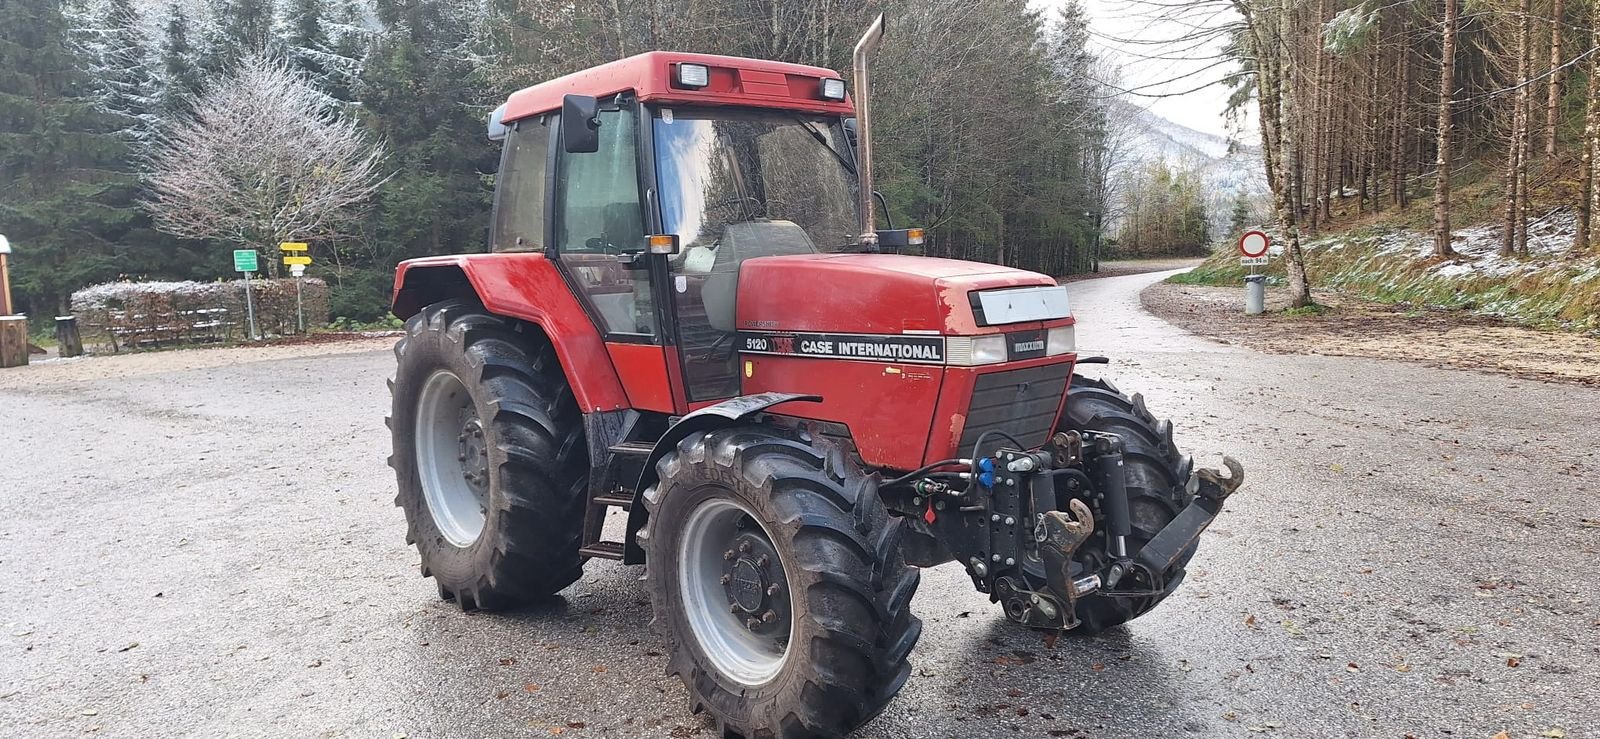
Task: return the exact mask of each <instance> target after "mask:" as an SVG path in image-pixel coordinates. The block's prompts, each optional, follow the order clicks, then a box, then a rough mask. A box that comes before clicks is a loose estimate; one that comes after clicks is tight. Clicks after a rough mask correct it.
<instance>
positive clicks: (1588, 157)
mask: <svg viewBox="0 0 1600 739" xmlns="http://www.w3.org/2000/svg"><path fill="white" fill-rule="evenodd" d="M1589 5H1590V7H1591V8H1592V13H1591V14H1590V19H1589V25H1590V28H1591V29H1592V33H1593V34H1594V35H1593V37H1592V38H1593V44H1594V46H1593V49H1592V50H1591V51H1590V53H1591V54H1594V56H1593V57H1592V58H1591V60H1590V62H1589V102H1588V105H1587V106H1586V109H1585V116H1584V124H1583V141H1582V142H1581V144H1582V146H1583V195H1582V200H1581V201H1580V202H1579V203H1578V233H1577V234H1576V235H1574V236H1573V239H1572V250H1573V252H1574V253H1575V254H1580V255H1581V254H1583V253H1584V252H1586V251H1588V250H1589V249H1590V247H1592V246H1596V245H1600V233H1597V232H1600V228H1596V226H1597V225H1600V224H1597V221H1600V219H1597V218H1595V212H1596V211H1597V210H1600V172H1597V171H1596V170H1600V53H1596V52H1597V51H1600V1H1597V2H1591V3H1590V4H1589Z"/></svg>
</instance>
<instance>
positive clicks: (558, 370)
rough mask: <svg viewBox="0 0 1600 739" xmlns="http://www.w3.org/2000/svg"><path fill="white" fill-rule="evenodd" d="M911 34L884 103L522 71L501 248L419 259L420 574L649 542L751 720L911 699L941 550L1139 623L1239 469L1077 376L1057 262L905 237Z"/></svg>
mask: <svg viewBox="0 0 1600 739" xmlns="http://www.w3.org/2000/svg"><path fill="white" fill-rule="evenodd" d="M882 33H883V20H882V18H880V19H879V20H878V21H877V22H876V23H874V24H873V26H872V28H871V29H870V30H869V31H868V32H867V34H866V35H865V36H863V37H862V39H861V42H860V43H859V44H858V45H857V47H856V54H855V72H854V78H855V79H854V87H855V100H854V104H852V100H851V99H850V97H848V96H847V95H846V94H845V82H844V80H843V79H842V78H841V77H839V76H838V75H837V74H835V73H834V72H832V71H830V70H827V69H822V68H817V67H809V66H802V65H797V64H785V63H778V62H770V61H757V60H752V59H741V58H733V57H722V56H708V55H702V54H678V53H664V52H653V53H647V54H641V55H639V56H635V57H630V58H627V59H622V60H619V61H616V62H612V63H609V64H605V65H602V66H599V67H595V68H593V69H589V70H586V71H583V72H578V73H576V74H572V75H568V76H566V77H562V78H559V79H555V80H551V81H549V82H545V83H543V84H539V85H535V86H533V87H530V88H527V89H525V90H521V91H519V92H516V93H514V94H513V95H511V97H510V98H509V99H508V100H507V101H506V103H505V104H504V105H502V106H500V108H499V109H497V110H496V111H495V112H494V114H493V115H492V116H491V117H490V121H489V133H490V137H491V138H493V139H496V140H500V141H503V142H504V143H503V147H504V151H503V155H502V159H501V164H500V171H499V175H498V178H497V182H496V187H495V202H494V215H493V224H492V228H491V242H492V249H491V253H487V254H473V255H461V256H447V257H430V258H426V259H416V260H412V261H408V262H406V263H404V264H401V265H400V267H399V270H398V274H396V276H395V292H394V312H395V314H396V315H398V316H400V317H401V318H404V319H406V333H405V336H404V338H402V339H401V340H400V341H399V343H398V344H397V345H396V346H395V355H396V357H397V358H398V361H399V367H398V369H397V371H396V375H395V379H394V383H393V387H392V389H393V396H394V406H393V414H392V417H391V419H390V425H391V428H392V430H393V436H394V456H393V457H392V458H391V464H392V466H393V467H394V470H395V475H396V477H397V478H398V482H399V497H398V499H397V502H398V504H399V505H400V506H401V507H402V508H404V509H405V513H406V518H407V520H408V523H409V531H408V535H407V539H408V541H409V542H411V543H413V544H415V545H416V546H417V549H418V550H419V551H420V553H421V555H422V574H423V575H424V576H431V577H433V578H434V579H435V581H436V582H437V583H438V588H439V594H440V595H441V596H442V597H444V598H446V599H453V600H455V601H456V602H457V603H459V604H460V605H461V606H462V607H463V608H479V609H491V610H492V609H500V608H507V607H511V606H515V605H517V604H520V603H525V602H528V601H532V600H535V599H540V598H545V597H548V596H551V595H553V594H554V593H556V592H557V591H560V590H561V589H563V588H565V587H566V586H568V585H570V584H572V583H573V582H574V581H576V580H577V579H578V577H579V576H580V574H581V573H582V570H583V565H584V562H585V561H587V560H589V559H592V558H602V559H617V560H622V561H623V562H625V563H630V564H645V565H646V571H647V580H648V582H649V590H650V594H651V599H652V604H653V608H654V611H655V624H656V626H657V627H658V628H659V629H660V630H661V631H662V633H663V635H664V637H665V638H666V640H667V642H668V644H669V651H670V654H669V665H668V670H669V671H670V672H672V673H675V674H677V675H678V676H679V677H680V678H682V680H683V682H684V685H685V686H686V688H687V689H688V692H689V695H690V704H691V706H692V707H693V708H694V709H695V710H696V711H699V710H708V711H710V713H711V714H712V716H714V717H715V720H716V722H717V725H718V727H719V729H720V730H721V731H722V732H724V734H726V735H733V736H746V737H782V738H789V737H811V736H840V735H843V734H846V733H848V732H850V731H851V730H853V729H854V728H856V727H857V726H859V725H861V724H862V723H863V722H865V721H867V720H868V719H869V718H871V717H872V716H874V715H875V714H877V713H878V712H879V711H880V710H882V708H883V707H884V705H885V704H887V703H888V701H889V700H890V699H891V698H892V697H893V696H894V695H895V693H896V692H897V691H898V690H899V689H900V686H901V685H902V684H903V683H904V682H905V680H906V678H907V677H908V676H909V674H910V667H909V665H908V664H907V655H908V654H909V653H910V652H911V649H912V647H913V645H915V644H916V642H917V638H918V636H919V635H920V634H921V631H922V624H921V622H920V621H919V620H918V619H917V618H916V616H914V615H912V613H911V609H910V605H911V599H912V595H913V593H915V592H916V589H917V583H918V576H919V571H918V570H917V569H916V568H918V567H932V566H935V565H938V564H941V563H945V562H956V563H957V564H958V565H959V566H961V567H963V568H965V569H966V571H967V573H968V574H969V575H970V576H971V577H972V583H973V585H974V586H975V587H976V588H977V589H978V590H979V591H980V592H983V593H987V594H989V598H990V600H992V601H996V602H998V603H1000V605H1001V606H1002V608H1003V609H1004V611H1005V614H1006V616H1007V617H1008V618H1010V619H1012V620H1014V621H1017V622H1018V623H1021V624H1024V625H1027V626H1032V627H1037V628H1041V629H1078V630H1084V631H1096V630H1100V629H1105V628H1107V627H1111V626H1115V625H1117V624H1121V623H1124V622H1126V621H1129V620H1130V619H1133V618H1135V617H1137V616H1139V615H1140V614H1143V613H1145V612H1146V611H1148V610H1150V609H1151V608H1153V607H1155V605H1156V604H1157V603H1159V602H1161V600H1162V599H1163V598H1165V597H1166V596H1167V595H1169V594H1170V593H1172V592H1173V589H1174V588H1176V587H1177V586H1178V583H1179V582H1180V581H1181V580H1182V579H1183V575H1184V566H1185V564H1186V563H1187V562H1188V561H1189V558H1190V557H1192V556H1193V555H1194V552H1195V547H1196V545H1197V541H1198V538H1199V535H1200V533H1201V531H1202V530H1204V529H1205V528H1206V526H1207V525H1208V524H1209V523H1210V522H1211V520H1212V519H1213V518H1214V517H1215V516H1216V515H1217V513H1218V511H1219V510H1220V509H1221V506H1222V503H1223V500H1224V499H1225V498H1227V496H1228V495H1229V494H1230V493H1232V492H1233V490H1234V489H1235V488H1236V487H1237V486H1238V484H1239V482H1240V481H1241V480H1242V473H1241V471H1240V470H1239V468H1238V466H1237V465H1236V464H1235V463H1233V462H1232V460H1226V465H1227V466H1228V467H1229V470H1230V474H1229V475H1227V476H1223V475H1221V474H1219V473H1215V472H1212V471H1209V470H1199V471H1196V470H1194V469H1193V464H1192V462H1191V460H1190V459H1189V458H1187V457H1185V456H1184V455H1183V454H1181V453H1180V451H1179V450H1178V448H1177V446H1175V445H1174V443H1173V440H1172V426H1171V424H1169V423H1167V422H1165V421H1158V420H1156V418H1155V417H1153V416H1152V415H1151V414H1150V412H1149V411H1148V410H1146V409H1145V406H1144V403H1143V401H1142V400H1141V398H1140V397H1139V396H1137V395H1135V396H1133V397H1132V398H1129V397H1128V396H1125V395H1123V394H1122V393H1120V392H1118V391H1117V389H1116V388H1115V387H1113V386H1112V385H1111V384H1110V383H1109V382H1105V381H1102V380H1095V379H1089V378H1086V377H1082V376H1079V375H1076V374H1075V373H1074V369H1075V366H1076V365H1077V364H1079V363H1083V362H1090V361H1093V360H1091V359H1082V360H1080V358H1079V357H1078V356H1077V354H1076V353H1075V347H1074V343H1073V342H1074V337H1073V317H1072V314H1071V312H1070V311H1069V309H1068V305H1067V292H1066V289H1065V288H1064V287H1061V286H1058V285H1057V284H1056V282H1055V281H1054V280H1053V279H1051V278H1050V277H1048V276H1046V275H1042V274H1036V273H1032V272H1024V271H1020V270H1015V269H1009V268H1006V267H1001V266H996V265H993V264H981V263H974V262H964V261H954V260H948V259H935V258H929V257H920V256H910V255H902V254H897V253H894V252H898V251H900V250H902V249H904V248H906V247H912V246H917V245H918V244H920V243H921V239H922V232H921V231H920V230H919V229H893V228H892V224H891V228H889V229H885V230H879V229H878V228H877V227H876V224H875V215H876V214H875V212H874V211H875V208H874V205H875V196H876V197H879V198H881V196H877V194H876V193H874V192H873V190H872V155H871V152H872V148H871V126H870V114H869V109H868V97H869V92H870V90H869V80H868V75H867V68H866V64H865V62H866V59H867V57H868V56H870V54H871V52H872V51H873V49H874V48H875V47H876V46H877V44H878V43H879V41H880V40H881V38H882ZM1100 361H1104V360H1100ZM612 509H620V510H622V511H626V513H627V526H626V530H625V532H624V535H623V536H622V538H621V540H620V541H619V540H607V539H605V538H604V529H605V523H606V519H607V513H608V512H609V511H611V510H612ZM619 523H620V522H619Z"/></svg>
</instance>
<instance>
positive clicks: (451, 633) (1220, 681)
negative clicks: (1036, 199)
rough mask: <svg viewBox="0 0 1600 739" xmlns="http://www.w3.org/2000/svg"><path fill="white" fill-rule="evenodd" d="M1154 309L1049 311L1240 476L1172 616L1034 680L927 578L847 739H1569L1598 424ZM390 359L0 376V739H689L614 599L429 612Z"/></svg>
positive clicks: (623, 587) (376, 352) (247, 361)
mask: <svg viewBox="0 0 1600 739" xmlns="http://www.w3.org/2000/svg"><path fill="white" fill-rule="evenodd" d="M1163 276H1164V275H1163V274H1149V275H1134V276H1129V277H1114V278H1108V279H1102V280H1093V281H1088V282H1080V283H1075V284H1073V285H1071V288H1070V289H1071V291H1072V293H1073V299H1074V301H1075V303H1074V305H1075V308H1076V309H1077V312H1078V315H1079V318H1080V320H1081V321H1082V326H1081V328H1080V332H1079V337H1080V344H1081V345H1082V346H1083V348H1084V350H1085V352H1086V353H1088V354H1106V355H1108V356H1111V357H1113V363H1112V364H1111V365H1110V366H1109V367H1090V368H1086V372H1091V373H1098V372H1103V373H1105V374H1106V375H1107V376H1109V377H1111V378H1112V379H1113V380H1114V381H1115V382H1116V383H1117V384H1118V385H1119V386H1121V387H1122V388H1123V389H1125V390H1130V391H1133V390H1137V391H1142V392H1144V393H1145V395H1146V396H1147V397H1148V399H1149V401H1150V406H1151V407H1152V408H1153V409H1155V410H1156V411H1157V412H1158V413H1161V412H1165V413H1166V414H1169V415H1170V416H1172V417H1173V418H1174V420H1175V422H1176V423H1177V425H1178V429H1179V435H1180V436H1179V440H1180V442H1181V443H1182V444H1184V445H1185V446H1188V447H1190V448H1192V449H1193V450H1194V451H1195V452H1196V454H1197V456H1199V457H1200V458H1201V459H1202V460H1203V462H1204V463H1207V464H1215V463H1216V461H1217V455H1219V454H1220V453H1221V452H1223V451H1227V452H1228V453H1230V454H1232V455H1234V456H1235V457H1237V458H1239V459H1240V460H1242V461H1243V462H1244V463H1245V465H1246V468H1247V472H1248V482H1247V483H1246V486H1245V488H1244V489H1243V490H1242V491H1241V492H1240V493H1239V494H1238V495H1237V496H1236V497H1235V498H1234V499H1232V500H1231V501H1230V503H1229V510H1227V511H1226V512H1225V514H1224V517H1223V518H1222V519H1221V520H1219V522H1218V523H1217V524H1216V525H1215V526H1214V527H1213V528H1212V529H1211V530H1210V531H1209V532H1208V533H1207V534H1206V535H1205V538H1204V540H1203V545H1202V548H1201V551H1200V554H1199V556H1197V557H1196V558H1195V560H1194V562H1193V564H1192V565H1191V570H1190V577H1189V579H1188V581H1187V582H1186V584H1185V585H1184V587H1183V588H1182V589H1180V590H1179V592H1178V593H1177V594H1176V595H1175V596H1174V597H1173V598H1172V599H1171V600H1169V601H1168V602H1167V603H1166V604H1165V605H1164V606H1163V607H1162V608H1161V609H1159V610H1157V611H1156V612H1155V613H1152V614H1151V615H1149V616H1147V617H1145V618H1143V619H1141V620H1139V621H1137V622H1135V623H1134V624H1132V625H1131V626H1130V627H1127V628H1125V629H1120V630H1115V631H1113V632H1111V633H1108V634H1105V635H1102V636H1099V637H1095V638H1083V637H1073V636H1063V637H1061V638H1060V639H1059V640H1056V641H1054V642H1047V641H1046V640H1045V639H1043V638H1042V637H1041V636H1040V635H1038V634H1035V633H1031V632H1028V631H1025V630H1021V629H1018V628H1015V627H1012V626H1011V625H1009V624H1008V623H1007V622H1006V621H1005V620H1004V618H1003V617H1002V616H1001V615H1000V614H999V612H998V610H997V608H996V607H995V606H992V605H991V604H989V603H987V602H986V600H985V599H984V598H983V597H982V596H981V595H979V594H977V593H975V592H973V591H972V590H971V587H970V585H969V584H968V582H967V578H966V576H965V575H964V574H963V573H962V572H961V570H959V569H958V568H954V567H953V566H950V567H945V568H939V569H935V570H930V571H928V572H926V573H925V574H924V576H923V581H922V589H921V591H920V592H919V593H918V595H917V599H916V601H915V608H916V610H917V612H918V613H919V614H920V615H921V616H922V618H923V619H924V621H925V623H926V631H925V632H924V635H923V638H922V643H921V645H920V646H919V647H918V648H917V651H916V652H915V653H914V654H913V656H912V659H913V661H914V663H915V673H916V674H915V675H914V677H913V678H912V681H911V682H910V683H909V684H908V685H907V686H906V689H905V690H904V691H903V692H902V693H901V694H900V697H899V698H898V699H896V700H895V701H894V702H893V703H892V704H891V705H890V706H889V708H888V710H887V711H886V712H885V713H884V714H883V715H882V716H881V717H880V718H878V719H877V720H875V721H874V722H873V723H871V724H869V725H868V726H867V727H866V728H864V729H863V730H862V731H861V732H860V733H859V736H860V737H874V738H877V737H883V738H887V737H990V736H994V737H1010V736H1024V737H1041V736H1061V737H1189V736H1194V737H1232V736H1251V737H1258V736H1284V737H1395V738H1396V739H1399V738H1400V737H1406V736H1412V737H1440V736H1451V737H1481V738H1482V739H1489V737H1491V736H1494V735H1496V733H1497V732H1500V731H1505V732H1507V736H1511V737H1538V736H1557V735H1558V733H1557V730H1559V731H1560V732H1564V735H1565V736H1566V737H1573V738H1576V737H1586V736H1596V735H1597V732H1600V659H1597V658H1600V607H1597V605H1596V598H1597V597H1600V596H1597V595H1596V593H1595V590H1596V585H1597V584H1600V568H1597V567H1596V562H1597V559H1600V558H1597V556H1596V554H1597V550H1600V520H1597V519H1600V513H1596V507H1595V500H1596V499H1595V495H1596V493H1597V491H1600V485H1597V484H1596V482H1597V480H1600V458H1597V454H1600V452H1597V451H1596V445H1595V443H1594V438H1595V437H1594V433H1595V432H1594V428H1595V424H1596V421H1597V419H1600V389H1591V388H1580V387H1572V386H1562V385H1550V384H1543V383H1539V382H1533V381H1526V380H1518V379H1511V378H1507V377H1503V376H1496V375H1486V374H1479V373H1472V372H1463V371H1453V370H1443V369H1433V368H1427V367H1422V366H1417V365H1412V364H1404V363H1398V362H1390V361H1383V360H1374V359H1359V358H1344V357H1320V356H1283V355H1265V354H1256V353H1252V352H1250V351H1248V350H1245V349H1241V348H1237V347H1230V346H1224V345H1220V344H1215V343H1212V342H1210V341H1207V340H1204V339H1201V338H1198V337H1196V336H1193V335H1190V334H1186V333H1184V332H1182V331H1179V330H1177V329H1174V328H1172V327H1171V326H1169V325H1167V324H1165V323H1163V322H1161V321H1159V320H1158V319H1155V318H1153V317H1151V316H1149V315H1148V314H1146V313H1145V312H1144V311H1143V309H1142V308H1141V307H1140V306H1139V302H1138V291H1139V289H1140V288H1142V287H1143V286H1146V285H1148V284H1151V283H1152V282H1154V281H1156V280H1158V279H1161V278H1162V277H1163ZM386 347H387V342H386V341H378V342H364V343H353V344H349V345H340V346H338V347H333V348H329V347H326V346H319V347H317V348H316V349H315V351H317V352H319V354H317V355H316V356H293V355H290V354H286V353H270V352H269V353H258V352H253V351H251V350H213V351H214V352H215V353H210V354H208V353H204V352H200V353H195V354H199V355H201V358H200V359H195V358H194V357H185V356H182V355H160V356H164V357H168V358H171V360H172V361H171V363H170V365H164V363H153V362H152V360H149V359H146V358H110V359H94V360H88V361H85V362H78V363H73V362H60V363H49V364H40V365H35V366H32V367H29V368H26V369H19V370H6V371H0V432H3V433H0V437H3V441H0V596H3V597H0V623H3V628H4V631H3V633H0V736H7V737H10V736H16V737H66V736H79V735H82V734H86V733H92V734H94V735H95V736H115V737H153V736H203V737H223V736H240V737H255V736H274V737H278V736H297V737H298V736H317V737H381V738H383V739H392V738H393V737H397V736H407V737H413V738H417V737H430V738H431V737H516V736H529V737H544V736H551V735H557V734H559V735H563V736H567V737H587V736H607V737H663V736H674V737H676V736H691V735H697V734H706V735H709V734H710V731H709V730H708V729H707V728H706V725H705V724H704V723H703V722H702V721H701V720H699V719H698V718H697V717H695V716H692V715H690V714H689V713H688V710H687V707H686V705H685V698H684V692H683V690H682V688H681V687H680V686H679V685H678V684H676V683H675V682H670V681H669V680H668V679H667V678H665V677H664V676H663V675H662V667H663V663H664V660H663V657H662V655H661V653H660V652H661V650H662V644H661V642H660V640H659V639H657V638H656V637H655V636H654V635H653V634H651V633H650V631H649V628H648V625H649V621H650V607H649V604H648V602H647V600H646V595H645V589H644V587H643V585H642V583H640V582H639V581H638V577H639V575H640V572H641V571H640V570H639V569H637V568H631V567H624V566H621V565H616V564H613V563H609V562H597V563H592V564H591V565H590V566H589V568H588V571H587V574H586V575H585V576H584V578H583V579H582V580H581V581H580V582H579V583H577V584H576V585H574V586H572V587H571V588H569V589H568V590H567V591H566V592H565V593H564V596H565V597H564V598H563V599H561V600H559V601H557V602H554V603H551V604H549V605H546V606H542V607H538V608H534V609H531V610H526V611H522V612H518V613H512V614H504V615H481V614H463V613H461V612H460V611H459V610H458V609H456V608H455V607H454V606H453V605H451V604H446V603H442V602H440V601H438V600H437V598H436V596H435V592H434V587H433V585H432V582H431V581H427V580H423V579H421V578H420V577H418V575H417V570H416V567H415V564H416V556H415V554H414V552H413V551H412V550H410V549H409V548H408V547H406V546H405V544H404V538H403V534H404V526H403V523H402V517H401V514H400V511H399V509H397V508H394V507H393V505H392V498H393V490H392V489H393V478H392V477H391V476H390V472H389V470H388V468H387V467H385V465H384V458H385V455H386V454H387V453H388V437H387V434H386V432H385V431H384V428H383V424H382V418H383V415H384V412H385V409H386V407H387V405H388V399H387V393H386V392H385V390H384V382H383V380H384V378H385V377H386V376H387V375H388V373H389V371H390V367H391V363H392V359H391V357H390V355H389V353H388V351H387V348H386ZM1484 349H1485V351H1486V352H1492V351H1493V350H1494V347H1484ZM308 351H309V350H308ZM151 356H157V355H151ZM80 367H94V368H95V370H94V371H92V372H91V371H85V370H83V369H80ZM613 525H620V523H619V522H616V521H614V522H613Z"/></svg>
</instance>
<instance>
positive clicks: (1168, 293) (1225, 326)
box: [1140, 282, 1600, 386]
mask: <svg viewBox="0 0 1600 739" xmlns="http://www.w3.org/2000/svg"><path fill="white" fill-rule="evenodd" d="M1317 300H1318V302H1319V303H1322V304H1323V306H1324V307H1325V310H1324V311H1323V312H1319V313H1309V314H1304V315H1290V314H1285V313H1284V312H1283V310H1284V309H1285V308H1287V307H1288V295H1287V291H1285V290H1282V289H1276V290H1268V293H1267V311H1268V312H1267V313H1266V314H1263V315H1260V316H1246V315H1245V314H1244V288H1243V286H1240V287H1237V288H1234V287H1205V286H1195V285H1178V284H1172V283H1169V282H1157V283H1155V284H1153V285H1151V286H1149V287H1147V288H1145V289H1144V291H1143V292H1142V293H1140V302H1141V303H1142V304H1143V305H1144V307H1145V309H1146V310H1148V311H1150V312H1151V313H1152V314H1154V315H1156V316H1158V317H1160V318H1162V319H1163V320H1166V321H1168V322H1170V323H1172V324H1173V325H1176V326H1178V327H1180V328H1183V329H1185V330H1187V331H1191V332H1193V333H1196V334H1200V335H1202V336H1206V337H1209V338H1212V339H1215V340H1217V341H1220V342H1224V343H1227V344H1234V345H1238V346H1243V347H1246V348H1249V349H1254V350H1256V351H1261V352H1266V353H1269V354H1319V355H1325V356H1347V357H1373V358H1378V359H1398V360H1403V361H1409V362H1417V363H1420V364H1424V365H1427V366H1431V367H1445V368H1451V369H1468V370H1476V371H1482V372H1493V373H1499V374H1506V375H1511V376H1515V377H1520V378H1524V379H1534V380H1546V381H1553V382H1568V383H1575V384H1580V385H1588V386H1600V339H1595V338H1591V337H1587V336H1583V335H1579V334H1573V333H1565V332H1560V331H1546V330H1540V329H1534V328H1527V327H1523V326H1517V325H1512V324H1509V323H1506V322H1503V321H1499V320H1495V319H1493V318H1487V317H1484V316H1477V315H1472V314H1469V313H1466V312H1463V311H1442V310H1429V309H1421V308H1416V307H1411V306H1400V305H1389V304H1384V303H1376V302H1372V301H1367V300H1361V299H1359V298H1355V297H1352V296H1350V295H1347V294H1344V293H1340V292H1337V291H1333V290H1326V289H1324V290H1319V291H1318V292H1317Z"/></svg>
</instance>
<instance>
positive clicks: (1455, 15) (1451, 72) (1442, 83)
mask: <svg viewBox="0 0 1600 739" xmlns="http://www.w3.org/2000/svg"><path fill="white" fill-rule="evenodd" d="M1460 23H1461V0H1444V46H1443V51H1442V53H1441V55H1440V59H1441V61H1440V64H1439V130H1438V137H1439V147H1438V148H1439V155H1438V158H1437V159H1436V160H1435V161H1434V166H1435V168H1436V170H1437V172H1438V174H1437V181H1436V182H1435V184H1434V188H1433V255H1434V256H1436V257H1453V256H1455V255H1456V250H1455V247H1452V246H1451V245H1450V139H1451V136H1452V134H1453V133H1454V131H1453V126H1452V124H1451V112H1450V108H1451V101H1452V99H1453V98H1454V96H1455V86H1456V29H1457V26H1459V25H1460Z"/></svg>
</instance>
